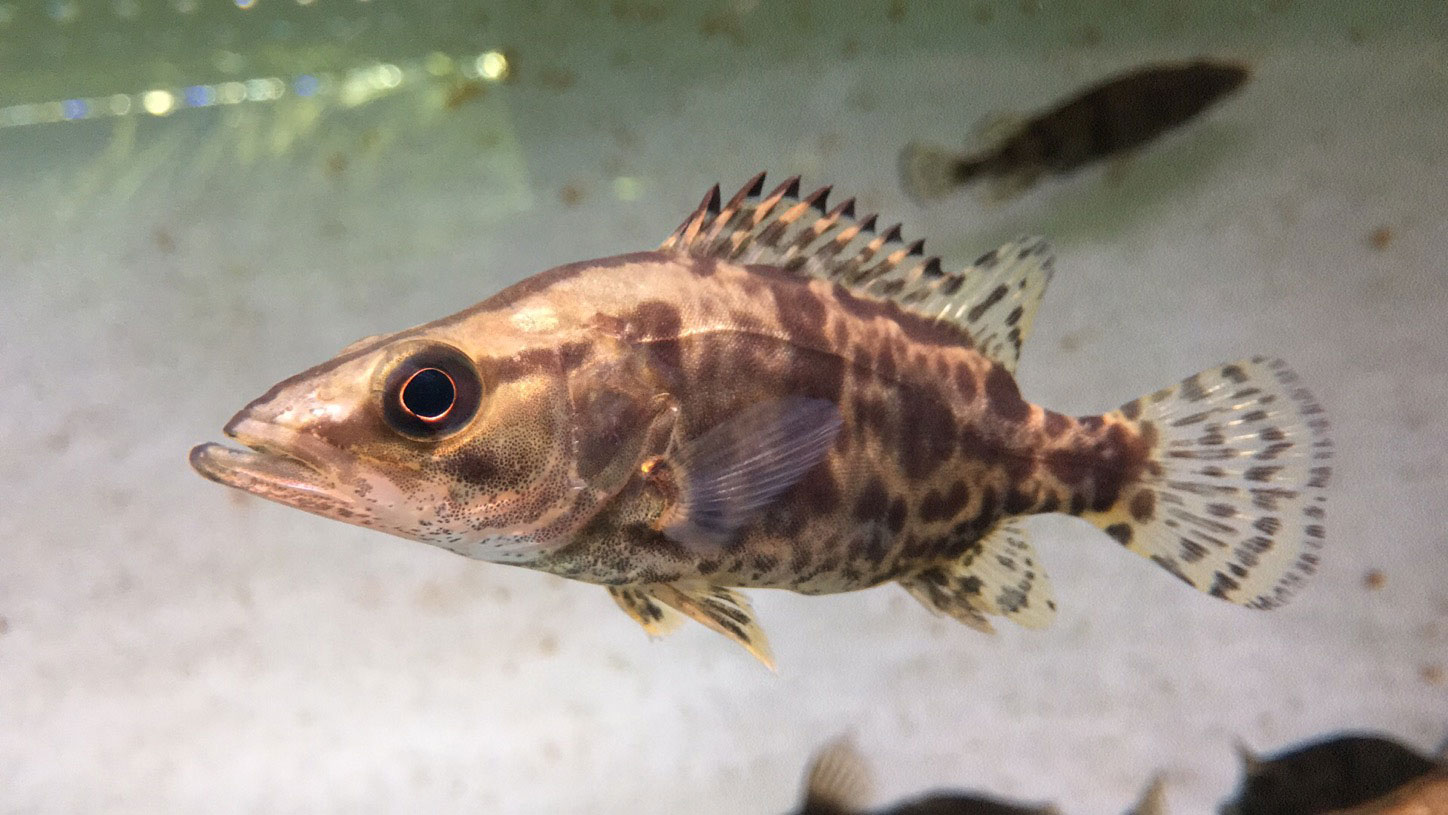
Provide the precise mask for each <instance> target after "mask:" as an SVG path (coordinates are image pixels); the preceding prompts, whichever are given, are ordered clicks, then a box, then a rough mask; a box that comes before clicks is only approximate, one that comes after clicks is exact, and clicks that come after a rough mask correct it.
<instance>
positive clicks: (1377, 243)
mask: <svg viewBox="0 0 1448 815" xmlns="http://www.w3.org/2000/svg"><path fill="white" fill-rule="evenodd" d="M1392 242H1393V228H1392V227H1390V226H1380V227H1378V228H1377V229H1374V230H1373V231H1372V232H1370V233H1368V246H1371V247H1372V248H1374V249H1376V250H1378V251H1379V252H1381V251H1383V250H1384V249H1387V248H1388V244H1390V243H1392Z"/></svg>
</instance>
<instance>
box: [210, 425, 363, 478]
mask: <svg viewBox="0 0 1448 815" xmlns="http://www.w3.org/2000/svg"><path fill="white" fill-rule="evenodd" d="M226 434H227V435H228V436H231V437H232V438H234V439H236V440H237V441H238V442H240V443H241V444H244V445H246V447H247V448H250V449H237V448H234V447H228V446H226V445H224V444H216V443H214V442H207V443H205V444H198V445H196V446H195V447H193V448H191V454H190V456H189V459H190V462H191V466H192V467H193V468H194V469H195V470H196V471H197V472H198V473H200V474H201V475H203V476H205V477H206V478H209V479H211V480H212V481H216V482H219V483H222V484H225V485H227V486H229V487H237V488H239V489H243V490H246V491H247V492H254V493H258V494H276V493H277V492H279V491H288V492H290V491H305V492H320V491H327V490H330V489H332V488H334V487H335V483H336V479H335V478H334V477H332V474H331V473H329V472H328V470H329V469H330V468H327V467H324V466H323V465H324V463H325V462H324V461H322V460H320V456H317V457H316V458H318V460H316V461H313V460H310V459H312V458H314V457H313V456H306V457H304V453H303V451H302V449H301V448H303V447H306V446H307V445H305V443H303V442H302V440H300V439H297V438H288V437H286V436H287V432H286V431H283V430H282V429H281V428H277V427H276V426H274V425H270V424H267V423H265V422H258V421H255V420H242V421H239V422H238V421H233V422H232V423H230V424H228V425H227V426H226ZM293 449H296V450H298V452H295V453H294V452H292V451H293ZM310 452H317V451H310Z"/></svg>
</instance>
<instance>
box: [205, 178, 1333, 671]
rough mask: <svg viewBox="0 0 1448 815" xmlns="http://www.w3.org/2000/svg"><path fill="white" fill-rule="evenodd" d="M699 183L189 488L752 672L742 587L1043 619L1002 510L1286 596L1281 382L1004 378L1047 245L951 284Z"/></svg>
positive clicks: (281, 387)
mask: <svg viewBox="0 0 1448 815" xmlns="http://www.w3.org/2000/svg"><path fill="white" fill-rule="evenodd" d="M763 180H764V177H763V176H762V175H761V176H758V177H756V178H755V179H753V180H752V181H750V182H749V183H748V184H746V185H745V187H744V188H743V189H742V190H740V192H739V193H738V194H737V195H735V196H734V197H732V198H731V199H730V200H729V201H728V202H727V203H725V204H723V205H722V206H721V204H720V197H719V190H718V187H717V186H716V187H715V188H714V189H713V190H711V191H710V193H709V194H708V195H707V196H706V197H705V198H704V201H703V202H702V203H701V204H700V206H699V207H698V208H697V209H696V210H695V211H694V212H693V213H692V214H691V215H690V216H689V217H688V219H687V220H685V222H684V223H683V224H682V225H681V226H680V227H679V228H678V230H676V231H675V232H674V234H673V235H671V236H670V237H669V238H668V239H667V240H665V241H664V243H663V244H662V245H661V246H660V247H659V248H658V249H656V250H654V251H649V252H641V253H637V254H627V255H622V256H618V257H613V258H607V259H602V260H591V261H585V262H581V263H574V264H570V265H565V266H560V267H558V268H555V269H552V270H550V271H545V272H542V273H540V274H538V275H536V276H534V277H531V278H528V279H525V280H523V281H522V282H520V283H517V284H515V285H513V286H510V287H508V288H506V289H504V290H502V291H501V292H499V293H498V294H496V295H494V296H492V297H491V298H489V299H486V300H484V301H482V302H481V303H479V304H477V305H475V306H473V307H471V308H468V309H466V310H464V311H461V312H459V313H457V314H455V315H452V316H450V317H444V318H442V319H439V320H437V321H435V322H430V323H427V324H424V325H421V326H417V327H415V328H410V329H407V330H404V331H399V332H397V333H394V334H388V335H385V336H376V337H369V338H367V339H364V340H360V341H358V342H356V343H354V344H352V345H350V346H348V347H347V348H345V349H343V350H342V352H341V353H340V354H339V355H338V356H336V357H335V358H333V359H331V360H329V361H327V362H324V363H322V364H320V365H318V366H316V367H313V368H311V369H309V370H306V371H304V372H302V373H299V374H297V375H295V376H293V377H291V378H289V379H286V380H283V381H282V382H281V383H279V384H277V385H275V386H274V387H272V388H271V390H269V391H267V392H266V393H265V394H263V395H262V396H261V397H260V398H258V399H256V400H254V401H253V402H251V403H250V404H248V405H247V406H246V407H245V408H243V409H242V410H241V411H240V412H239V413H237V414H236V415H235V416H234V417H232V419H231V421H230V422H228V423H227V425H226V427H225V430H224V432H225V433H226V435H227V436H229V437H231V438H232V439H234V440H236V441H237V442H239V443H240V444H241V445H242V446H243V448H244V449H236V448H234V447H227V446H223V445H220V444H202V445H199V446H197V447H195V448H194V449H193V450H192V451H191V463H192V465H193V466H194V467H195V468H196V469H197V470H198V471H199V472H200V473H201V474H202V475H204V476H206V477H207V478H210V479H212V480H215V481H218V482H220V483H222V484H225V485H228V486H232V487H237V488H240V489H242V490H246V491H248V492H251V493H254V494H256V495H259V496H261V497H264V498H268V499H271V500H273V501H278V502H280V503H283V504H287V505H290V506H293V507H297V508H299V509H304V510H307V511H309V512H313V513H316V514H318V515H322V516H325V517H329V518H335V519H337V520H341V521H346V522H348V523H353V524H358V525H361V526H364V527H368V528H371V529H376V530H380V531H384V532H390V533H392V534H394V535H399V536H401V537H404V538H409V539H412V540H417V541H422V542H426V543H431V544H435V545H437V546H441V547H443V548H446V549H449V550H452V551H454V552H457V553H459V554H462V555H466V556H468V557H472V558H477V559H480V560H486V561H492V562H496V563H504V564H511V565H516V566H525V567H528V568H531V569H537V570H541V571H545V572H549V573H552V574H555V575H561V576H563V577H568V578H573V579H576V580H581V581H585V582H589V583H597V584H601V585H603V586H606V587H607V589H608V591H609V593H610V594H611V595H612V596H613V599H614V600H615V601H616V602H617V603H618V605H619V606H620V607H621V608H622V609H623V611H624V612H626V613H627V614H628V615H629V616H630V617H632V618H633V619H634V620H636V621H637V622H638V623H640V624H641V625H642V626H643V627H644V629H645V630H646V631H647V632H648V633H649V634H651V635H659V634H662V633H664V632H667V631H669V630H671V629H672V628H673V627H674V626H675V625H676V624H677V623H678V622H679V621H680V620H682V619H683V618H692V619H694V620H696V621H698V622H700V623H702V624H704V625H705V626H707V627H709V628H711V629H713V630H715V631H717V632H719V633H721V634H723V635H725V636H727V637H729V638H731V639H733V640H735V641H736V642H738V643H739V644H741V645H743V646H744V647H745V648H746V649H747V650H748V651H749V652H750V653H752V654H753V655H754V656H756V657H757V658H759V659H760V660H761V661H762V662H764V663H765V664H766V665H769V666H770V667H773V661H772V658H771V656H770V650H769V645H768V643H767V641H766V639H765V636H764V633H763V631H762V630H761V629H760V627H759V626H758V624H757V623H756V622H755V620H754V614H753V612H752V611H751V608H750V605H749V602H748V600H747V599H746V598H745V596H744V595H743V594H741V593H739V592H738V591H736V590H737V589H740V588H779V589H790V590H793V591H796V592H801V593H804V594H826V593H834V592H847V591H854V590H857V589H864V588H869V587H871V586H876V585H879V584H882V583H889V582H897V583H899V584H900V585H901V586H903V587H904V588H905V589H906V590H907V591H908V592H909V593H910V594H912V595H913V596H914V597H915V598H917V599H918V600H919V601H920V602H921V603H923V604H924V605H925V606H926V607H927V608H929V609H931V610H933V611H935V612H937V613H940V614H943V615H946V616H949V617H952V618H954V619H956V620H959V621H960V622H962V623H965V624H966V625H969V626H971V627H973V628H976V629H979V630H981V631H987V632H988V631H991V630H992V628H991V624H990V622H989V621H988V618H989V617H990V616H1003V617H1006V618H1008V619H1010V620H1013V621H1015V622H1017V623H1019V624H1022V625H1025V626H1028V627H1037V626H1042V625H1045V624H1046V623H1047V622H1049V621H1050V619H1051V618H1052V616H1053V615H1054V613H1055V608H1056V606H1055V603H1054V601H1053V600H1052V599H1051V591H1050V588H1049V585H1048V583H1047V580H1046V576H1045V572H1044V571H1043V569H1042V567H1041V565H1040V563H1039V562H1038V561H1037V559H1036V555H1035V553H1034V552H1033V551H1032V547H1031V543H1030V534H1029V532H1028V530H1027V528H1026V527H1025V525H1024V524H1023V523H1022V522H1023V520H1024V519H1025V518H1026V516H1028V515H1031V514H1033V513H1046V512H1062V513H1070V514H1072V515H1076V516H1080V517H1082V518H1084V519H1086V520H1087V521H1089V522H1091V523H1093V524H1095V525H1096V526H1097V527H1099V528H1100V529H1102V530H1104V531H1105V532H1106V535H1103V536H1102V537H1103V539H1106V540H1114V541H1115V542H1116V543H1117V544H1119V545H1120V546H1121V547H1123V548H1126V549H1128V550H1130V551H1132V552H1135V553H1137V554H1139V555H1142V556H1144V557H1147V558H1149V559H1151V560H1152V561H1154V562H1156V563H1157V564H1158V565H1160V566H1161V567H1163V568H1165V569H1167V570H1168V571H1170V572H1171V573H1173V574H1174V575H1176V576H1177V577H1179V578H1180V579H1182V580H1183V581H1185V582H1186V583H1188V584H1190V585H1192V586H1194V587H1195V588H1197V589H1200V590H1201V591H1204V592H1208V593H1210V594H1212V595H1215V596H1217V597H1221V598H1225V599H1227V600H1230V601H1233V602H1236V603H1240V604H1244V605H1247V606H1251V607H1254V608H1263V609H1265V608H1273V607H1275V606H1278V605H1280V604H1281V603H1282V602H1283V601H1284V600H1286V599H1287V598H1288V596H1289V595H1290V594H1292V593H1293V591H1294V590H1295V589H1297V588H1298V587H1299V585H1300V584H1302V582H1303V581H1304V580H1305V579H1306V578H1307V577H1308V575H1309V574H1311V573H1312V572H1313V570H1314V569H1315V567H1316V564H1317V561H1318V550H1319V547H1320V546H1321V544H1322V541H1323V506H1324V505H1323V501H1324V497H1323V493H1324V489H1325V488H1326V486H1327V482H1328V479H1329V472H1330V467H1329V464H1328V459H1329V457H1330V447H1331V444H1330V442H1329V440H1328V435H1327V421H1326V418H1325V417H1324V415H1323V412H1322V410H1321V408H1319V407H1318V405H1317V403H1316V402H1315V401H1314V400H1313V398H1312V397H1311V396H1310V395H1309V394H1308V392H1307V390H1305V389H1304V388H1303V387H1302V385H1301V383H1300V382H1299V380H1298V377H1297V375H1296V374H1294V373H1293V372H1292V371H1291V369H1289V368H1288V367H1287V365H1286V364H1285V363H1283V362H1281V361H1279V360H1277V359H1268V358H1260V357H1259V358H1253V359H1248V360H1244V361H1241V362H1237V363H1233V364H1230V365H1225V366H1222V367H1219V368H1214V369H1211V370H1208V371H1206V372H1204V373H1200V374H1196V375H1194V376H1192V377H1189V378H1188V379H1186V380H1185V381H1183V382H1182V383H1181V384H1179V385H1175V386H1172V387H1168V388H1165V389H1163V390H1160V391H1158V392H1156V393H1154V394H1152V395H1150V396H1146V397H1143V398H1140V399H1137V400H1134V401H1131V402H1128V403H1127V404H1126V405H1125V406H1123V407H1121V408H1119V409H1117V410H1114V411H1111V412H1109V413H1105V414H1102V415H1093V416H1083V417H1080V418H1072V417H1070V416H1066V415H1064V414H1061V413H1057V412H1055V411H1052V410H1047V409H1045V408H1042V407H1039V406H1036V405H1033V404H1031V403H1029V402H1027V401H1026V400H1025V399H1024V398H1022V396H1021V393H1020V390H1019V389H1018V388H1017V386H1016V381H1015V377H1014V376H1013V374H1014V371H1015V368H1016V361H1017V357H1018V356H1019V354H1020V351H1021V347H1022V344H1023V342H1024V341H1025V339H1026V336H1027V334H1028V333H1029V331H1030V328H1031V323H1032V320H1033V319H1034V317H1035V314H1036V308H1037V305H1038V303H1039V302H1040V299H1041V294H1042V292H1043V291H1044V290H1045V288H1046V284H1047V282H1048V281H1049V280H1050V279H1051V274H1052V268H1053V265H1052V261H1051V255H1050V252H1049V251H1048V249H1047V246H1046V244H1045V243H1043V242H1042V241H1040V240H1035V239H1026V240H1020V241H1017V242H1014V243H1010V244H1008V245H1006V246H1003V247H1001V248H999V249H997V250H995V251H991V252H988V253H986V254H984V255H982V256H981V257H980V258H978V259H977V260H976V261H975V263H974V264H972V265H970V266H968V267H966V268H964V269H962V270H959V271H949V270H947V269H946V268H945V267H944V266H943V265H942V264H941V262H940V260H939V259H938V258H936V257H927V256H925V255H924V253H923V249H922V243H921V242H920V241H916V242H913V243H905V242H904V241H903V239H902V238H901V235H900V229H899V227H898V225H897V226H894V227H890V228H888V229H884V230H883V231H877V229H876V217H875V216H869V217H857V216H856V215H855V212H854V202H853V199H852V200H850V201H846V202H844V203H842V204H839V205H837V206H834V207H832V208H831V207H828V206H827V205H826V196H827V194H828V188H825V189H821V190H818V191H816V192H814V193H812V194H809V195H807V196H804V197H803V198H801V197H800V195H799V181H798V179H791V180H789V181H787V182H786V183H784V184H782V185H781V186H779V187H778V188H777V189H775V190H773V191H772V192H769V193H767V194H766V193H764V187H763Z"/></svg>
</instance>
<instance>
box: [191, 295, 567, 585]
mask: <svg viewBox="0 0 1448 815" xmlns="http://www.w3.org/2000/svg"><path fill="white" fill-rule="evenodd" d="M508 329H509V326H508V325H507V324H506V323H505V324H503V325H500V326H489V325H480V324H478V322H477V320H473V321H461V322H456V321H455V322H451V323H446V322H445V323H442V324H441V325H438V324H430V325H429V326H422V327H419V328H416V329H411V330H409V331H405V332H401V333H399V334H396V335H392V336H389V337H385V338H382V339H379V340H375V341H372V340H364V341H362V342H359V343H355V344H354V345H353V346H349V347H348V349H345V350H344V351H343V353H342V354H340V355H339V356H337V357H335V358H333V359H331V360H329V361H328V362H325V363H323V364H321V365H318V366H316V367H313V368H311V369H309V370H307V371H304V372H302V373H300V374H297V375H296V376H293V377H291V378H289V379H286V380H284V381H282V382H280V383H278V384H277V385H276V386H274V387H273V388H271V389H270V390H269V391H267V392H266V393H265V394H264V395H262V396H261V397H260V398H258V399H256V400H254V401H253V402H251V403H250V404H249V405H247V406H246V407H245V408H243V409H242V410H241V411H240V412H239V413H237V414H236V415H235V416H234V417H233V418H232V419H231V421H230V422H228V423H227V424H226V427H225V430H224V432H225V434H226V435H227V436H229V437H230V438H231V439H233V440H235V441H236V442H238V443H239V444H240V445H241V446H242V449H238V448H235V447H229V446H225V445H221V444H202V445H199V446H197V447H195V448H194V449H193V450H192V451H191V457H190V458H191V464H192V466H193V467H195V469H196V470H197V471H198V472H200V473H201V475H203V476H205V477H207V478H209V479H211V480H213V481H217V482H220V483H222V484H225V485H227V486H230V487H235V488H238V489H241V490H245V491H246V492H250V493H252V494H254V495H258V496H260V497H262V498H266V499H269V500H272V501H276V502H279V503H282V504H286V505H288V506H292V507H296V508H297V509H302V510H306V511H308V512H311V513H315V514H317V515H321V516H324V517H327V518H333V519H336V520H340V521H344V522H347V523H351V524H356V525H359V526H363V527H367V528H371V529H376V530H380V531H383V532H388V533H391V534H394V535H398V536H401V537H403V538H408V539H411V540H416V541H422V542H425V543H431V544H435V545H438V546H441V547H444V548H447V549H450V550H452V551H455V552H458V553H460V554H464V555H467V556H469V557H474V558H479V559H483V560H491V561H496V562H507V563H527V562H528V561H529V560H530V559H532V558H534V557H536V556H538V555H539V554H540V553H542V552H544V551H546V550H548V549H549V548H551V547H554V546H557V545H561V544H562V543H565V542H566V541H567V539H568V537H569V535H570V534H571V532H572V530H573V529H575V528H576V527H577V526H578V525H579V524H580V523H581V522H582V521H583V520H584V519H586V518H585V516H586V515H587V513H588V511H589V509H590V502H589V501H588V500H586V499H587V497H588V495H587V491H586V490H584V489H583V486H584V485H583V483H582V482H581V481H580V480H579V479H578V476H577V471H576V467H575V466H574V463H573V457H572V438H571V435H570V433H569V432H568V427H567V419H568V415H569V410H570V404H569V394H568V387H567V380H566V376H565V374H564V371H563V369H562V365H561V363H560V361H559V355H558V354H557V353H551V352H549V351H547V350H546V347H545V348H544V349H543V350H542V351H540V352H534V353H527V352H524V351H520V349H519V347H518V346H519V340H518V339H517V337H516V336H510V335H509V333H508ZM480 338H482V339H480Z"/></svg>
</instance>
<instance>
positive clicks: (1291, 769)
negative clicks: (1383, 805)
mask: <svg viewBox="0 0 1448 815" xmlns="http://www.w3.org/2000/svg"><path fill="white" fill-rule="evenodd" d="M1238 752H1239V753H1240V754H1241V757H1242V783H1241V786H1240V788H1239V789H1238V790H1237V793H1236V797H1235V798H1234V799H1232V800H1231V801H1229V802H1227V803H1226V804H1224V805H1223V806H1222V807H1221V809H1220V812H1221V813H1222V815H1269V813H1270V815H1320V813H1327V812H1333V811H1336V810H1340V809H1346V808H1349V807H1356V806H1360V805H1364V804H1367V803H1368V802H1370V801H1373V800H1375V799H1378V798H1381V797H1382V796H1384V795H1387V794H1388V793H1390V792H1392V791H1393V790H1396V789H1398V788H1399V787H1401V786H1403V785H1404V784H1407V783H1408V782H1410V781H1412V780H1414V779H1416V778H1419V777H1422V776H1424V775H1427V774H1429V773H1431V772H1433V771H1434V770H1436V769H1441V765H1440V764H1439V763H1438V762H1436V761H1434V760H1433V759H1430V758H1428V757H1427V756H1424V755H1421V754H1419V753H1418V752H1417V751H1416V750H1413V749H1412V748H1409V747H1405V746H1403V745H1401V744H1399V743H1398V742H1396V741H1393V740H1392V739H1387V738H1382V737H1380V736H1373V735H1366V734H1344V735H1339V736H1334V737H1331V738H1325V739H1321V740H1318V741H1313V742H1310V743H1307V744H1303V745H1299V746H1297V747H1294V748H1292V749H1290V750H1286V751H1284V752H1282V753H1279V754H1277V755H1275V756H1271V757H1269V758H1260V757H1258V756H1256V755H1254V754H1253V753H1252V752H1251V751H1250V750H1248V749H1247V748H1245V747H1238Z"/></svg>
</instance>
